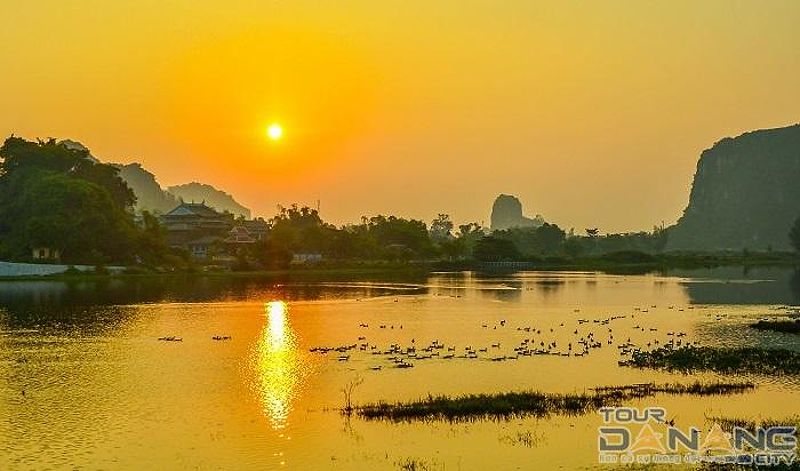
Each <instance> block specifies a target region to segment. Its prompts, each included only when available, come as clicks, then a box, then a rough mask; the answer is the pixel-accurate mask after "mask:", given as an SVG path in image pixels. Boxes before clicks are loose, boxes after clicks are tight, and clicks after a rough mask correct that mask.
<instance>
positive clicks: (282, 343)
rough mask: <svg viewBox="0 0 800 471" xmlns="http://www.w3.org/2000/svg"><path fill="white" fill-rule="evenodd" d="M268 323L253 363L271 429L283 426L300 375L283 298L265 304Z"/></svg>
mask: <svg viewBox="0 0 800 471" xmlns="http://www.w3.org/2000/svg"><path fill="white" fill-rule="evenodd" d="M265 310H266V316H267V324H266V326H265V327H264V329H263V331H262V332H261V335H260V337H259V341H258V346H257V357H256V367H257V375H258V392H259V395H260V397H261V403H262V406H263V410H264V414H265V415H266V416H267V417H268V418H269V420H270V423H271V424H272V427H273V428H274V429H281V428H284V427H285V426H286V422H287V419H288V417H289V411H290V410H291V403H292V398H293V395H294V392H295V388H296V386H297V382H298V377H299V369H300V368H299V359H298V354H297V345H296V340H295V335H294V332H293V331H292V328H291V325H290V322H289V317H288V312H289V307H288V305H287V304H286V303H285V302H283V301H271V302H268V303H267V304H266V306H265Z"/></svg>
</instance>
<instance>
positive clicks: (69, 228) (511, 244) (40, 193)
mask: <svg viewBox="0 0 800 471" xmlns="http://www.w3.org/2000/svg"><path fill="white" fill-rule="evenodd" d="M135 203H136V197H135V195H134V193H133V192H132V191H131V189H130V188H129V187H128V185H127V184H126V183H125V181H124V180H123V179H121V178H120V176H119V168H118V167H116V166H113V165H108V164H102V163H100V162H98V161H97V160H96V159H94V158H92V157H91V155H90V154H89V153H88V151H86V150H85V149H77V148H71V147H69V146H66V145H65V144H64V143H58V142H56V141H55V140H53V139H51V140H47V141H38V142H31V141H26V140H24V139H21V138H18V137H14V136H11V137H10V138H8V139H7V140H6V141H5V143H4V144H3V146H2V147H1V148H0V259H2V260H12V261H31V260H34V259H36V258H37V257H36V256H35V255H36V253H37V251H38V250H42V248H46V249H47V250H51V251H57V253H58V258H59V260H60V261H61V262H62V263H68V264H78V263H82V264H108V263H120V264H126V265H128V266H142V267H145V268H164V269H167V270H173V269H176V268H178V269H191V268H192V267H194V266H196V265H197V264H201V263H205V264H214V263H217V262H219V261H220V260H222V259H223V258H224V257H216V258H215V257H214V255H215V254H214V251H213V250H212V251H211V254H210V256H209V257H208V258H206V259H205V260H193V259H192V258H191V257H190V255H189V253H188V252H187V251H186V250H185V249H180V248H175V247H169V245H168V244H167V240H168V239H167V237H166V235H167V234H166V231H165V229H164V227H162V225H161V224H160V222H159V219H158V218H157V217H155V216H153V215H151V214H149V213H147V212H146V211H143V212H139V213H136V212H135V210H134V208H135ZM585 232H586V233H585V235H578V234H576V233H575V232H574V231H573V230H570V231H569V233H567V232H565V231H564V230H563V229H561V228H560V227H559V226H558V225H556V224H552V223H546V222H542V223H541V225H537V226H534V227H512V228H506V229H504V230H495V231H489V230H488V229H486V228H483V227H482V226H481V225H480V224H478V223H475V222H472V223H468V224H462V225H458V226H456V224H454V223H453V221H452V220H451V219H450V217H449V216H448V215H447V214H439V215H438V216H437V217H436V218H434V219H433V221H431V222H430V224H426V223H425V222H423V221H420V220H417V219H408V218H403V217H398V216H393V215H376V216H372V217H366V216H365V217H362V218H361V221H360V222H359V223H355V224H345V225H342V226H336V225H334V224H331V223H328V222H325V221H324V220H323V219H322V217H321V216H320V214H319V212H318V211H317V210H315V209H313V208H309V207H305V206H299V205H296V204H294V205H290V206H287V207H279V211H278V213H277V214H276V215H275V216H274V217H272V218H271V219H269V221H268V233H267V234H266V237H264V238H260V239H259V240H258V241H257V242H255V243H253V244H250V245H247V246H240V247H238V248H236V249H235V251H234V252H233V254H234V255H235V257H230V255H231V249H230V248H229V247H228V248H227V249H226V247H225V246H224V242H223V241H222V240H221V241H220V243H219V247H218V248H219V254H220V255H222V254H225V255H228V257H227V260H226V261H225V262H224V263H219V264H226V265H227V266H228V267H230V268H233V269H238V270H253V269H283V268H286V267H288V266H289V264H290V263H291V262H292V260H293V258H294V259H295V260H301V261H305V260H312V261H313V262H314V263H336V262H343V261H344V262H346V261H357V262H360V261H392V262H401V263H404V262H418V261H427V262H430V261H448V262H459V263H460V262H466V263H469V262H473V261H474V262H506V261H513V262H519V261H522V262H539V261H544V262H553V263H567V264H568V263H572V262H575V261H579V260H585V259H592V258H595V259H601V260H602V261H603V262H604V263H608V264H648V263H653V262H654V261H655V257H654V256H653V255H654V254H658V253H660V252H662V251H663V250H664V247H665V246H666V244H667V231H665V230H664V229H663V228H660V227H656V228H654V229H653V231H652V232H637V233H626V234H606V235H602V234H600V231H599V230H598V229H597V228H591V229H586V231H585ZM793 234H795V236H794V237H800V236H797V234H800V229H797V230H795V231H794V232H793ZM226 250H227V252H226ZM39 258H41V257H39ZM231 258H234V259H235V261H234V262H231Z"/></svg>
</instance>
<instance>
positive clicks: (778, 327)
mask: <svg viewBox="0 0 800 471" xmlns="http://www.w3.org/2000/svg"><path fill="white" fill-rule="evenodd" d="M750 327H752V328H754V329H758V330H769V331H772V332H785V333H789V334H800V319H795V320H793V321H789V320H786V321H758V322H756V323H755V324H750Z"/></svg>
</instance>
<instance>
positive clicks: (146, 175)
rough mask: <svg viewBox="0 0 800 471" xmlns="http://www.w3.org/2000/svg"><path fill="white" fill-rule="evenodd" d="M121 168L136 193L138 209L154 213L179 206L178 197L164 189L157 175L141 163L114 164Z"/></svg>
mask: <svg viewBox="0 0 800 471" xmlns="http://www.w3.org/2000/svg"><path fill="white" fill-rule="evenodd" d="M114 165H115V166H116V167H117V168H119V176H120V177H122V179H123V180H125V183H127V184H128V186H129V187H130V188H131V190H133V193H134V194H136V209H137V210H138V211H141V210H147V211H150V212H154V213H162V214H163V213H166V212H169V211H170V210H172V209H173V208H175V207H176V206H178V199H177V198H175V196H173V195H172V194H171V193H169V192H167V191H164V190H163V189H162V188H161V185H159V184H158V181H157V180H156V176H155V175H153V174H152V173H150V172H148V171H147V170H145V169H144V168H143V167H142V165H141V164H139V163H132V164H127V165H121V164H114Z"/></svg>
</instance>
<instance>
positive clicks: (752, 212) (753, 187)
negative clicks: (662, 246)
mask: <svg viewBox="0 0 800 471" xmlns="http://www.w3.org/2000/svg"><path fill="white" fill-rule="evenodd" d="M798 216H800V125H794V126H789V127H785V128H777V129H765V130H760V131H752V132H748V133H745V134H742V135H741V136H738V137H736V138H729V137H728V138H725V139H722V140H721V141H719V142H717V143H716V144H714V146H713V147H711V148H710V149H707V150H705V151H703V153H702V154H701V156H700V161H699V162H698V163H697V172H696V173H695V176H694V182H693V183H692V192H691V195H690V197H689V205H688V206H687V207H686V210H685V211H684V213H683V216H682V217H681V218H680V220H678V223H677V224H676V225H675V226H672V227H671V228H669V232H668V242H667V248H668V249H669V250H719V249H735V250H741V249H751V250H765V249H769V248H772V249H775V250H788V249H789V248H790V245H789V239H788V236H787V234H788V232H789V228H790V227H791V225H792V223H793V222H794V220H795V219H796V218H797V217H798Z"/></svg>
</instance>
